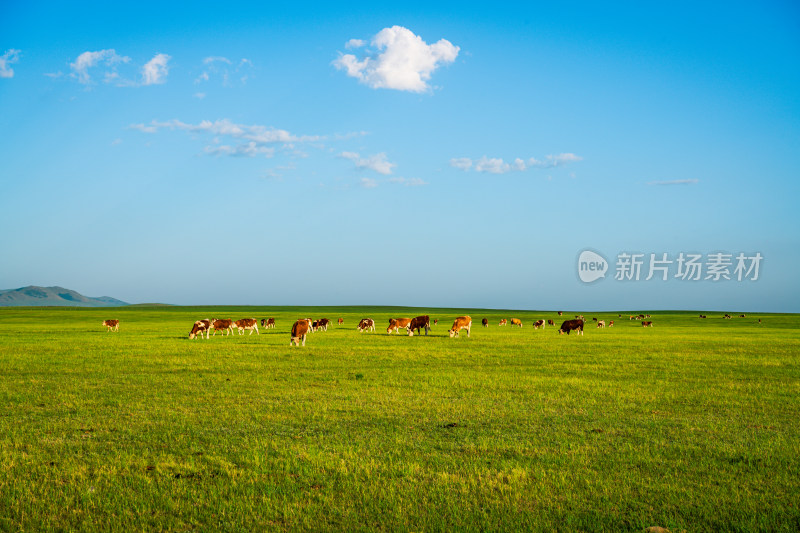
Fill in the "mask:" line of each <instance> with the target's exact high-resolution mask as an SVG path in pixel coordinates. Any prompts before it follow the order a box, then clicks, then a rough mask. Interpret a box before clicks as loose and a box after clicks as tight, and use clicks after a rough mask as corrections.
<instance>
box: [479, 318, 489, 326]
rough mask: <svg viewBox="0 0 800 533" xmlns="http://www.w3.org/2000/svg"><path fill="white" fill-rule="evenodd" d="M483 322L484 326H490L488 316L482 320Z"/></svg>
mask: <svg viewBox="0 0 800 533" xmlns="http://www.w3.org/2000/svg"><path fill="white" fill-rule="evenodd" d="M481 324H483V327H485V328H488V327H489V319H488V318H484V319H483V320H481Z"/></svg>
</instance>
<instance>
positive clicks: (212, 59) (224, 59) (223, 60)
mask: <svg viewBox="0 0 800 533" xmlns="http://www.w3.org/2000/svg"><path fill="white" fill-rule="evenodd" d="M215 61H218V62H221V63H227V64H228V65H230V64H231V60H230V59H228V58H227V57H222V56H210V57H207V58H205V59H203V64H205V65H209V64H211V63H214V62H215Z"/></svg>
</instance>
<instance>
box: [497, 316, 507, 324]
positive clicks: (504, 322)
mask: <svg viewBox="0 0 800 533" xmlns="http://www.w3.org/2000/svg"><path fill="white" fill-rule="evenodd" d="M507 324H508V320H506V319H505V318H501V319H500V324H498V325H499V326H505V325H507Z"/></svg>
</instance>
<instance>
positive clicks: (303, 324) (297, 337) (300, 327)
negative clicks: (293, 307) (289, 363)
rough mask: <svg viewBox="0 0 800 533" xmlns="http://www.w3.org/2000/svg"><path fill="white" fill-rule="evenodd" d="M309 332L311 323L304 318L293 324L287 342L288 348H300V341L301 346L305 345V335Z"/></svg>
mask: <svg viewBox="0 0 800 533" xmlns="http://www.w3.org/2000/svg"><path fill="white" fill-rule="evenodd" d="M310 330H311V321H310V320H308V319H305V318H301V319H300V320H298V321H297V322H295V323H294V325H293V326H292V338H291V339H290V340H289V346H291V345H292V344H295V345H296V346H298V347H299V346H300V342H301V341H302V343H303V346H305V345H306V335H308V332H309V331H310Z"/></svg>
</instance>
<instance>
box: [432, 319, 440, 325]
mask: <svg viewBox="0 0 800 533" xmlns="http://www.w3.org/2000/svg"><path fill="white" fill-rule="evenodd" d="M438 323H439V319H438V318H434V319H433V325H434V326H435V325H436V324H438Z"/></svg>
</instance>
